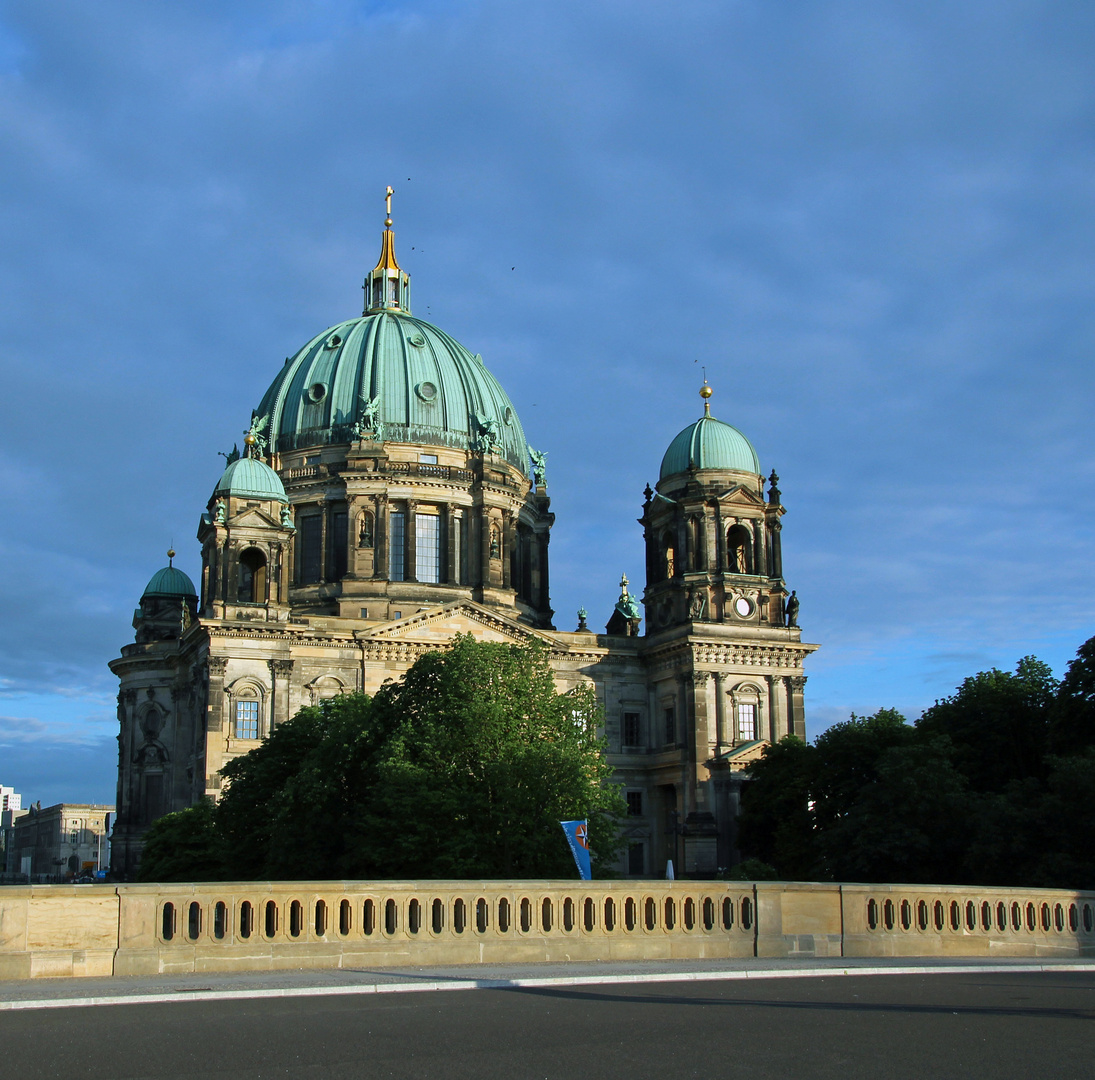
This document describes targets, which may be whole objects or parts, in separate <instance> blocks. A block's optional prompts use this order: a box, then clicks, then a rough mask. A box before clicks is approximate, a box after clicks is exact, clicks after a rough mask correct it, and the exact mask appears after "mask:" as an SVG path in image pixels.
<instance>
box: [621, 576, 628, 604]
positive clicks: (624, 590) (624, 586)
mask: <svg viewBox="0 0 1095 1080" xmlns="http://www.w3.org/2000/svg"><path fill="white" fill-rule="evenodd" d="M620 599H621V600H626V599H627V574H621V575H620Z"/></svg>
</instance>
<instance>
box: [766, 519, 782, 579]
mask: <svg viewBox="0 0 1095 1080" xmlns="http://www.w3.org/2000/svg"><path fill="white" fill-rule="evenodd" d="M768 528H769V530H770V531H771V534H772V571H771V576H772V577H774V578H782V577H783V549H782V546H781V545H780V540H779V534H780V531H781V530H782V529H783V525H782V524H781V523H780V520H779V518H773V519H772V520H771V521H770V522H769V523H768Z"/></svg>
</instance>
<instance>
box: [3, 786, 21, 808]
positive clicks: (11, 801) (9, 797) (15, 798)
mask: <svg viewBox="0 0 1095 1080" xmlns="http://www.w3.org/2000/svg"><path fill="white" fill-rule="evenodd" d="M22 808H23V796H22V795H19V794H17V793H16V791H15V788H10V787H4V785H3V784H0V811H4V810H21V809H22Z"/></svg>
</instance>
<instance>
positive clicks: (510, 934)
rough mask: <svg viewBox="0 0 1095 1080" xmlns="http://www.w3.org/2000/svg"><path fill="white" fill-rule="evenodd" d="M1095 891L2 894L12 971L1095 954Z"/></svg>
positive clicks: (351, 889)
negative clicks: (755, 957) (741, 958)
mask: <svg viewBox="0 0 1095 1080" xmlns="http://www.w3.org/2000/svg"><path fill="white" fill-rule="evenodd" d="M1091 955H1095V893H1078V892H1065V891H1058V890H1044V889H988V888H986V889H966V888H959V887H952V886H935V887H932V886H900V885H836V884H815V883H794V882H792V883H780V882H758V883H752V884H751V883H746V882H719V881H706V882H705V881H676V882H667V881H615V882H587V883H578V882H558V881H554V882H544V881H538V882H532V881H530V882H505V883H502V882H474V881H449V882H444V881H430V882H417V883H415V882H385V883H369V882H277V883H271V882H261V883H256V882H246V883H212V884H209V883H207V884H195V885H123V886H106V885H102V886H95V885H85V886H66V885H52V886H34V887H27V888H21V887H14V888H5V889H2V890H0V978H8V979H17V978H33V977H38V976H50V975H110V974H115V975H145V974H158V973H162V972H200V971H248V970H277V969H282V968H322V967H349V966H360V965H363V964H368V965H371V966H377V967H380V966H403V965H412V964H415V965H417V964H475V963H510V962H518V963H528V962H537V961H562V960H638V959H729V958H736V957H743V958H744V957H751V956H763V957H780V956H785V957H839V956H849V957H851V956H859V957H864V956H1091Z"/></svg>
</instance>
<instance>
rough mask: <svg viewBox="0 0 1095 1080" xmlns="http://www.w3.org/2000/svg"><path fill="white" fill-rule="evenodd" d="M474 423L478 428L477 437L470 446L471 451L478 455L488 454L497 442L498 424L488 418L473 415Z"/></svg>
mask: <svg viewBox="0 0 1095 1080" xmlns="http://www.w3.org/2000/svg"><path fill="white" fill-rule="evenodd" d="M475 423H476V426H477V427H478V428H479V436H478V438H476V439H475V441H474V443H473V444H472V449H473V450H475V452H476V453H479V454H489V453H491V451H493V450H494V448H495V445H496V444H497V442H498V423H497V421H495V420H493V419H492V418H491V417H489V416H480V415H479V414H478V413H476V414H475Z"/></svg>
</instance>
